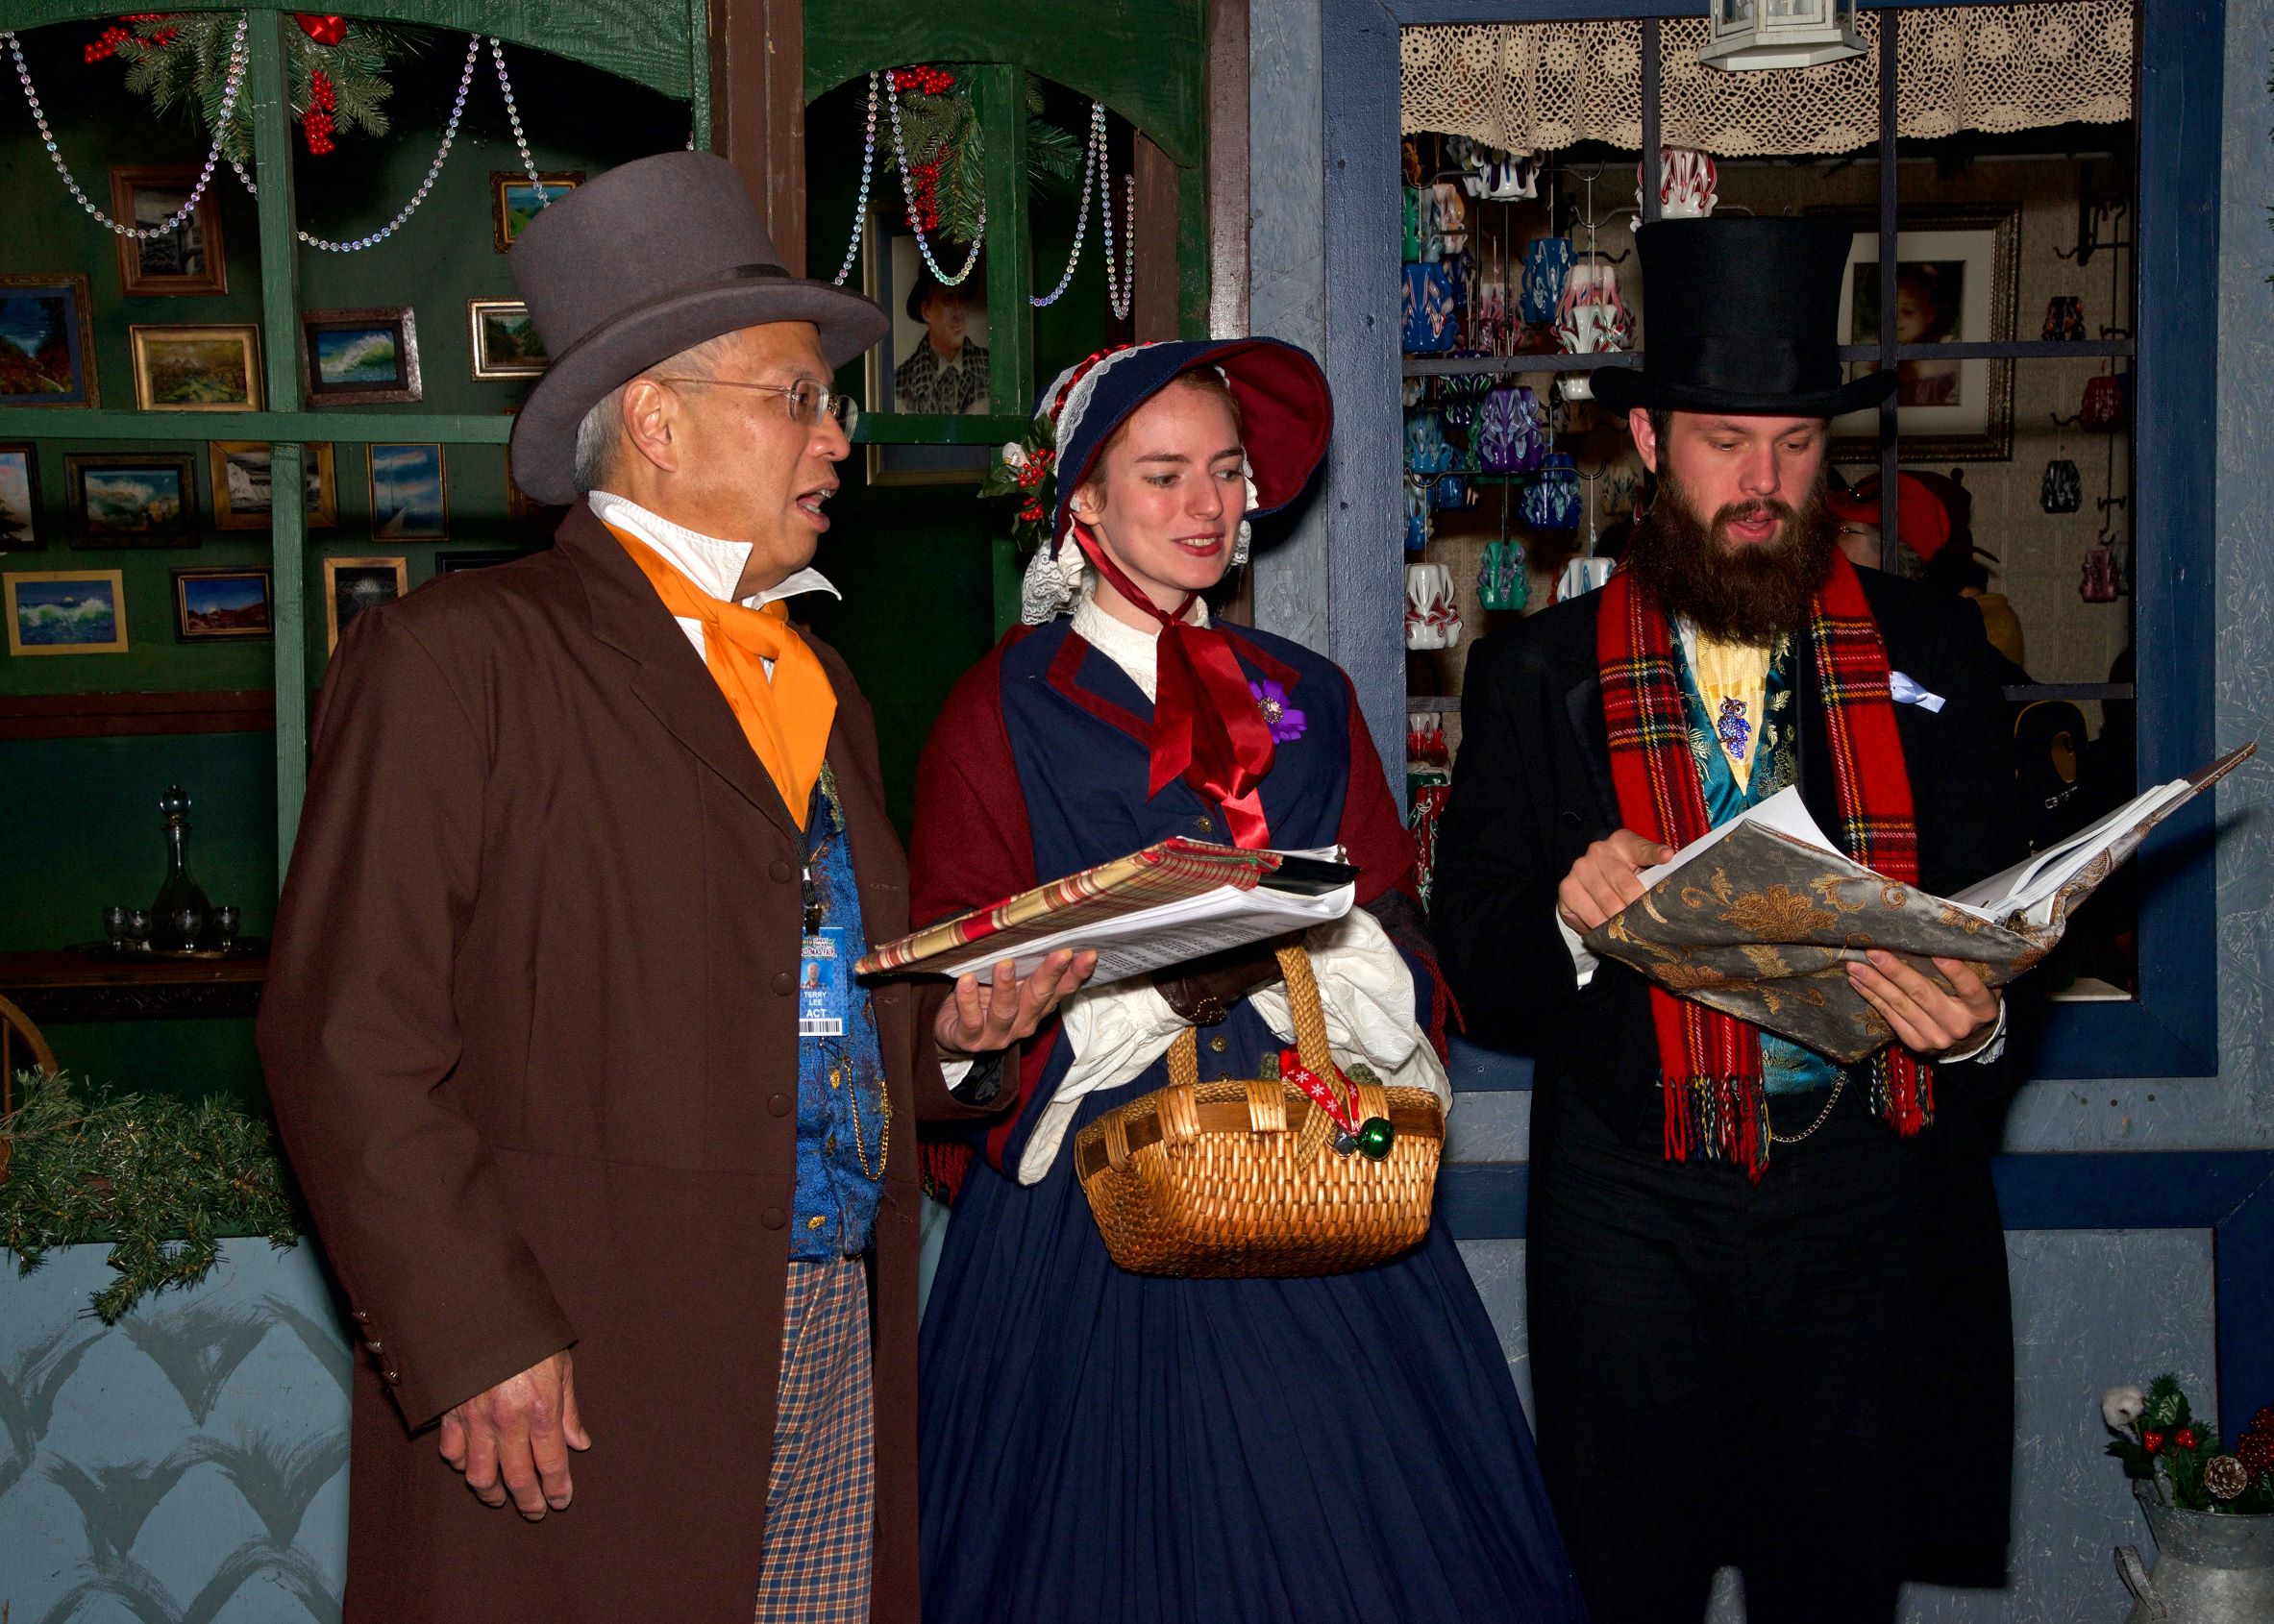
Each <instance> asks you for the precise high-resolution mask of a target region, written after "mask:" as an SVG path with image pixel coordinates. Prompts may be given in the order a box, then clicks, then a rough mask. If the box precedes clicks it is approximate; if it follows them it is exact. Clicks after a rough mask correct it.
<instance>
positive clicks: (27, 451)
mask: <svg viewBox="0 0 2274 1624" xmlns="http://www.w3.org/2000/svg"><path fill="white" fill-rule="evenodd" d="M45 545H46V543H44V542H42V541H41V540H40V539H39V450H38V448H37V446H34V445H32V444H30V443H28V442H26V441H23V440H17V441H14V442H12V443H11V444H4V445H0V553H28V552H30V551H31V550H32V549H34V548H36V547H43V546H45Z"/></svg>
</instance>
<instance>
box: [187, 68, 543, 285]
mask: <svg viewBox="0 0 2274 1624" xmlns="http://www.w3.org/2000/svg"><path fill="white" fill-rule="evenodd" d="M492 46H493V48H494V46H495V41H492ZM481 62H482V36H481V35H479V34H477V35H474V36H473V37H470V38H469V39H467V41H466V65H465V68H464V70H463V71H462V72H460V73H459V74H458V78H457V100H456V101H454V102H453V103H452V104H451V108H450V122H449V123H447V124H445V125H444V126H443V127H442V144H441V145H440V146H438V147H436V148H435V149H434V161H433V162H432V163H430V164H428V165H427V178H426V179H425V180H423V181H421V182H419V184H418V190H416V191H414V192H412V193H411V194H410V201H409V202H408V203H406V204H405V205H404V206H403V207H402V208H401V209H399V210H397V211H396V214H395V217H394V218H393V219H392V220H389V221H388V222H387V223H386V224H385V225H383V226H382V227H381V228H380V229H379V230H378V231H376V232H373V233H372V234H370V235H368V236H359V237H356V238H354V239H353V240H351V241H347V242H334V241H333V240H332V239H331V238H330V237H321V236H317V235H315V234H312V233H309V232H304V231H297V230H296V231H294V232H293V235H294V236H296V237H298V238H299V239H300V240H301V241H302V242H305V243H307V244H308V246H309V247H310V248H319V249H322V250H323V251H324V252H325V253H327V254H355V253H358V252H359V251H361V250H363V249H366V248H377V247H378V246H379V245H380V244H381V243H383V242H384V241H386V239H387V238H389V237H391V236H393V235H394V234H396V233H397V232H399V231H401V230H402V229H403V224H404V222H405V221H407V220H408V219H409V218H410V216H411V215H413V214H415V213H417V212H418V206H419V205H420V204H422V203H424V202H426V200H427V193H429V192H430V191H433V189H434V183H435V182H436V181H437V180H439V179H441V176H442V165H443V164H444V163H445V162H447V161H448V160H449V159H450V144H451V143H452V142H453V141H455V140H457V126H458V120H459V119H460V118H462V117H463V116H465V111H466V95H467V93H468V92H469V91H470V90H472V89H473V87H474V69H475V68H476V67H477V66H479V65H480V64H481ZM505 73H506V64H505V62H504V61H503V60H501V61H500V62H498V78H499V80H500V82H501V83H502V82H503V81H504V79H505ZM506 105H507V109H508V111H509V110H510V109H511V107H512V95H511V93H510V92H509V91H508V92H507V98H506ZM513 134H514V135H515V137H516V138H518V137H519V136H520V135H521V119H520V117H519V115H518V114H516V115H515V117H514V119H513ZM521 155H522V159H523V160H524V161H525V162H526V161H527V160H528V158H529V147H528V145H527V144H526V143H524V144H523V146H522V149H521ZM229 166H230V167H231V168H232V169H234V170H235V171H236V178H237V179H238V180H239V181H241V182H242V183H244V187H245V190H246V191H248V192H250V193H252V194H253V195H254V196H255V197H259V196H260V187H259V186H258V185H254V182H253V177H252V176H250V175H248V174H246V173H245V166H244V165H243V164H241V163H239V162H237V161H236V160H235V159H232V160H230V164H229ZM531 175H532V176H533V175H534V170H533V169H532V170H531ZM540 194H541V188H540Z"/></svg>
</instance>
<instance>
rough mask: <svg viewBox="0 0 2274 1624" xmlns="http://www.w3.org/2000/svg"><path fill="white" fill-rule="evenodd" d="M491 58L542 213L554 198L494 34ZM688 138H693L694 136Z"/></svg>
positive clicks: (491, 40) (514, 138) (517, 144)
mask: <svg viewBox="0 0 2274 1624" xmlns="http://www.w3.org/2000/svg"><path fill="white" fill-rule="evenodd" d="M475 39H476V40H477V41H479V40H480V39H481V36H480V35H479V34H478V35H476V36H475ZM489 60H490V61H491V62H496V63H497V64H498V90H499V93H500V94H502V95H503V96H504V97H505V98H506V120H507V123H509V124H511V125H512V126H513V144H514V145H515V146H516V147H519V148H520V149H521V167H522V170H523V172H524V173H525V174H527V175H528V176H529V184H530V185H532V186H534V187H536V189H537V212H538V213H540V214H542V213H543V212H544V211H545V208H546V206H547V205H548V204H550V203H551V202H552V201H553V199H552V198H551V197H550V196H549V195H547V193H546V191H545V183H544V182H542V181H540V180H538V179H537V160H535V159H533V158H531V157H530V155H529V137H528V136H527V135H523V134H522V133H521V110H520V109H519V108H517V107H515V106H514V105H513V83H512V81H511V80H509V79H507V77H506V53H505V50H504V48H503V47H501V46H500V45H499V44H498V38H497V36H496V35H494V34H493V35H491V36H490V37H489ZM687 138H688V139H689V140H693V139H694V136H693V135H689V136H688V137H687Z"/></svg>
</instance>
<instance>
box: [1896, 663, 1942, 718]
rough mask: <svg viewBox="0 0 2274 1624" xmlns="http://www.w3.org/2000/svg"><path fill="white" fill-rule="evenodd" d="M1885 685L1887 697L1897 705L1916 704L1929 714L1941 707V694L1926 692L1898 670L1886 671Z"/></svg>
mask: <svg viewBox="0 0 2274 1624" xmlns="http://www.w3.org/2000/svg"><path fill="white" fill-rule="evenodd" d="M1887 686H1888V694H1889V697H1890V698H1891V699H1892V700H1893V701H1895V703H1897V704H1899V705H1916V706H1918V708H1919V709H1921V710H1923V711H1925V712H1926V713H1927V714H1928V715H1929V716H1932V715H1934V714H1935V713H1936V712H1937V711H1939V710H1940V709H1941V708H1942V696H1941V695H1940V694H1930V693H1928V692H1927V691H1926V690H1925V689H1924V688H1921V687H1920V686H1919V685H1918V684H1917V683H1916V682H1914V681H1912V680H1911V678H1910V677H1906V676H1904V675H1903V674H1902V673H1901V672H1899V671H1891V672H1889V673H1888V676H1887Z"/></svg>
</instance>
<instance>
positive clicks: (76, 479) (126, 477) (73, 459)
mask: <svg viewBox="0 0 2274 1624" xmlns="http://www.w3.org/2000/svg"><path fill="white" fill-rule="evenodd" d="M63 491H64V505H65V506H66V507H68V508H69V510H70V514H71V534H72V536H73V538H74V542H73V544H74V545H75V546H79V547H194V546H196V545H197V474H196V470H195V465H194V464H193V463H192V461H191V460H190V456H189V454H188V453H187V452H167V451H90V452H75V453H71V454H68V455H65V456H64V458H63Z"/></svg>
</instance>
